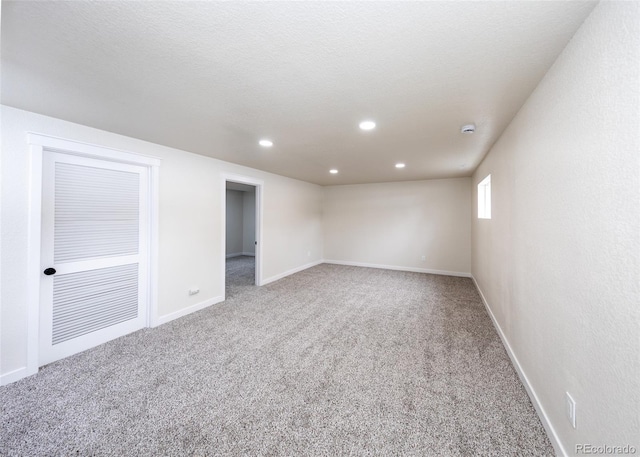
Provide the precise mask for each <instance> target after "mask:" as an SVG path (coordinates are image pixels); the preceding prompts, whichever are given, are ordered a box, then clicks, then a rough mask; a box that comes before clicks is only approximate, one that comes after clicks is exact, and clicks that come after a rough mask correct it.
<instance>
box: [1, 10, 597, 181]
mask: <svg viewBox="0 0 640 457" xmlns="http://www.w3.org/2000/svg"><path fill="white" fill-rule="evenodd" d="M594 6H595V3H593V2H565V1H558V2H556V1H533V2H515V1H514V2H508V1H503V2H454V1H450V2H411V3H407V2H124V1H123V2H60V1H56V2H26V1H25V2H3V3H2V71H3V73H2V102H3V103H4V104H6V105H9V106H14V107H17V108H21V109H25V110H29V111H34V112H37V113H42V114H45V115H49V116H53V117H57V118H61V119H65V120H69V121H72V122H77V123H80V124H84V125H89V126H92V127H97V128H100V129H104V130H108V131H112V132H117V133H120V134H124V135H128V136H131V137H135V138H141V139H144V140H148V141H152V142H155V143H159V144H163V145H167V146H172V147H175V148H179V149H184V150H187V151H191V152H195V153H198V154H203V155H207V156H211V157H216V158H219V159H222V160H226V161H229V162H234V163H239V164H243V165H247V166H250V167H254V168H259V169H262V170H266V171H270V172H273V173H277V174H281V175H285V176H290V177H294V178H298V179H302V180H305V181H310V182H314V183H318V184H323V185H327V184H351V183H364V182H384V181H402V180H418V179H427V178H443V177H455V176H469V175H470V174H471V172H472V171H473V169H474V168H475V167H476V166H477V164H478V163H479V162H480V160H481V159H482V157H483V156H484V154H485V153H486V152H487V150H488V149H489V147H490V146H491V145H492V144H493V142H494V141H495V140H496V139H497V138H498V136H499V135H500V133H501V132H502V130H503V129H504V128H505V127H506V125H508V123H509V121H510V120H511V119H512V118H513V116H514V115H515V114H516V112H517V111H518V109H519V108H520V106H522V104H523V103H524V101H525V100H526V98H527V97H528V95H529V94H530V93H531V91H532V90H533V89H534V88H535V86H536V84H537V83H538V82H539V81H540V79H541V78H542V76H543V75H544V73H545V72H546V71H547V69H548V68H549V67H550V66H551V64H552V63H553V61H554V60H555V58H556V57H557V56H558V54H559V53H560V52H561V51H562V49H563V48H564V46H565V45H566V44H567V42H568V41H569V40H570V39H571V37H572V35H573V34H574V32H575V31H576V30H577V28H578V27H579V26H580V24H581V23H582V22H583V20H584V19H585V18H586V16H587V15H588V14H589V12H590V11H591V10H592V9H593V7H594ZM363 119H374V120H375V121H376V122H377V124H378V127H377V128H376V129H375V130H373V131H371V132H363V131H360V130H359V129H358V123H359V122H360V121H361V120H363ZM470 122H474V123H475V124H476V125H477V132H476V133H475V134H474V135H462V134H461V133H460V132H459V129H460V126H461V125H463V124H466V123H470ZM260 138H269V139H271V140H272V141H273V142H274V146H273V147H272V148H270V149H264V148H261V147H260V146H258V144H257V143H258V140H259V139H260ZM400 161H401V162H405V163H406V164H407V166H406V168H404V169H402V170H398V169H396V168H395V167H394V164H395V163H396V162H400ZM330 168H338V169H339V170H340V172H339V174H337V175H330V174H329V172H328V171H329V169H330Z"/></svg>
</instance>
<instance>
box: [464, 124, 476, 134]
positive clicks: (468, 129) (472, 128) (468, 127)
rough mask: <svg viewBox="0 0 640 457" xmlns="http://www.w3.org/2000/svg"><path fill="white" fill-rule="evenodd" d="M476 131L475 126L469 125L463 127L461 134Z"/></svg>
mask: <svg viewBox="0 0 640 457" xmlns="http://www.w3.org/2000/svg"><path fill="white" fill-rule="evenodd" d="M475 131H476V126H475V124H467V125H463V126H462V127H461V128H460V133H473V132H475Z"/></svg>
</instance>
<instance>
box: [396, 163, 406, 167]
mask: <svg viewBox="0 0 640 457" xmlns="http://www.w3.org/2000/svg"><path fill="white" fill-rule="evenodd" d="M404 167H405V164H403V163H397V164H396V168H404Z"/></svg>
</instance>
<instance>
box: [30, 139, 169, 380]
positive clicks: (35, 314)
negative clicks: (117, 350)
mask: <svg viewBox="0 0 640 457" xmlns="http://www.w3.org/2000/svg"><path fill="white" fill-rule="evenodd" d="M27 143H28V144H29V161H30V175H29V176H30V182H29V228H28V247H27V253H28V254H27V255H28V260H27V275H28V276H27V376H30V375H32V374H36V373H37V372H38V368H39V363H38V360H39V357H38V355H39V354H38V352H39V336H40V328H39V327H40V325H39V323H40V280H41V274H42V272H41V271H40V270H41V262H40V254H41V253H40V248H41V240H42V159H43V155H44V151H55V152H62V153H65V154H71V155H78V156H82V157H90V158H95V159H101V160H108V161H112V162H119V163H128V164H134V165H139V166H144V167H146V168H147V169H148V170H149V259H148V265H149V278H148V284H149V290H148V294H147V295H148V297H149V304H148V306H149V309H148V312H147V316H148V317H147V323H146V325H147V326H148V327H153V326H155V325H157V321H158V196H159V192H158V190H159V178H160V163H161V160H160V159H159V158H157V157H151V156H145V155H141V154H136V153H132V152H126V151H120V150H117V149H111V148H107V147H103V146H97V145H93V144H88V143H82V142H78V141H73V140H67V139H63V138H57V137H53V136H49V135H42V134H39V133H27Z"/></svg>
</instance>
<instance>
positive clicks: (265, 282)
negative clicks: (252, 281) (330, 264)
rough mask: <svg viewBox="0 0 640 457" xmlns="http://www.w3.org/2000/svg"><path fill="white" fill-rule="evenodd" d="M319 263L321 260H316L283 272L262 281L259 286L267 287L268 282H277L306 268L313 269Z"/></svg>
mask: <svg viewBox="0 0 640 457" xmlns="http://www.w3.org/2000/svg"><path fill="white" fill-rule="evenodd" d="M321 263H323V261H322V260H316V261H315V262H310V263H307V264H305V265H302V266H300V267H297V268H292V269H291V270H288V271H285V272H284V273H280V274H279V275H275V276H271V277H270V278H267V279H263V280H262V284H260V285H261V286H264V285H267V284H269V283H270V282H274V281H277V280H278V279H282V278H284V277H286V276H289V275H292V274H294V273H298V272H299V271H302V270H306V269H307V268H311V267H315V266H316V265H320V264H321Z"/></svg>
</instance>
